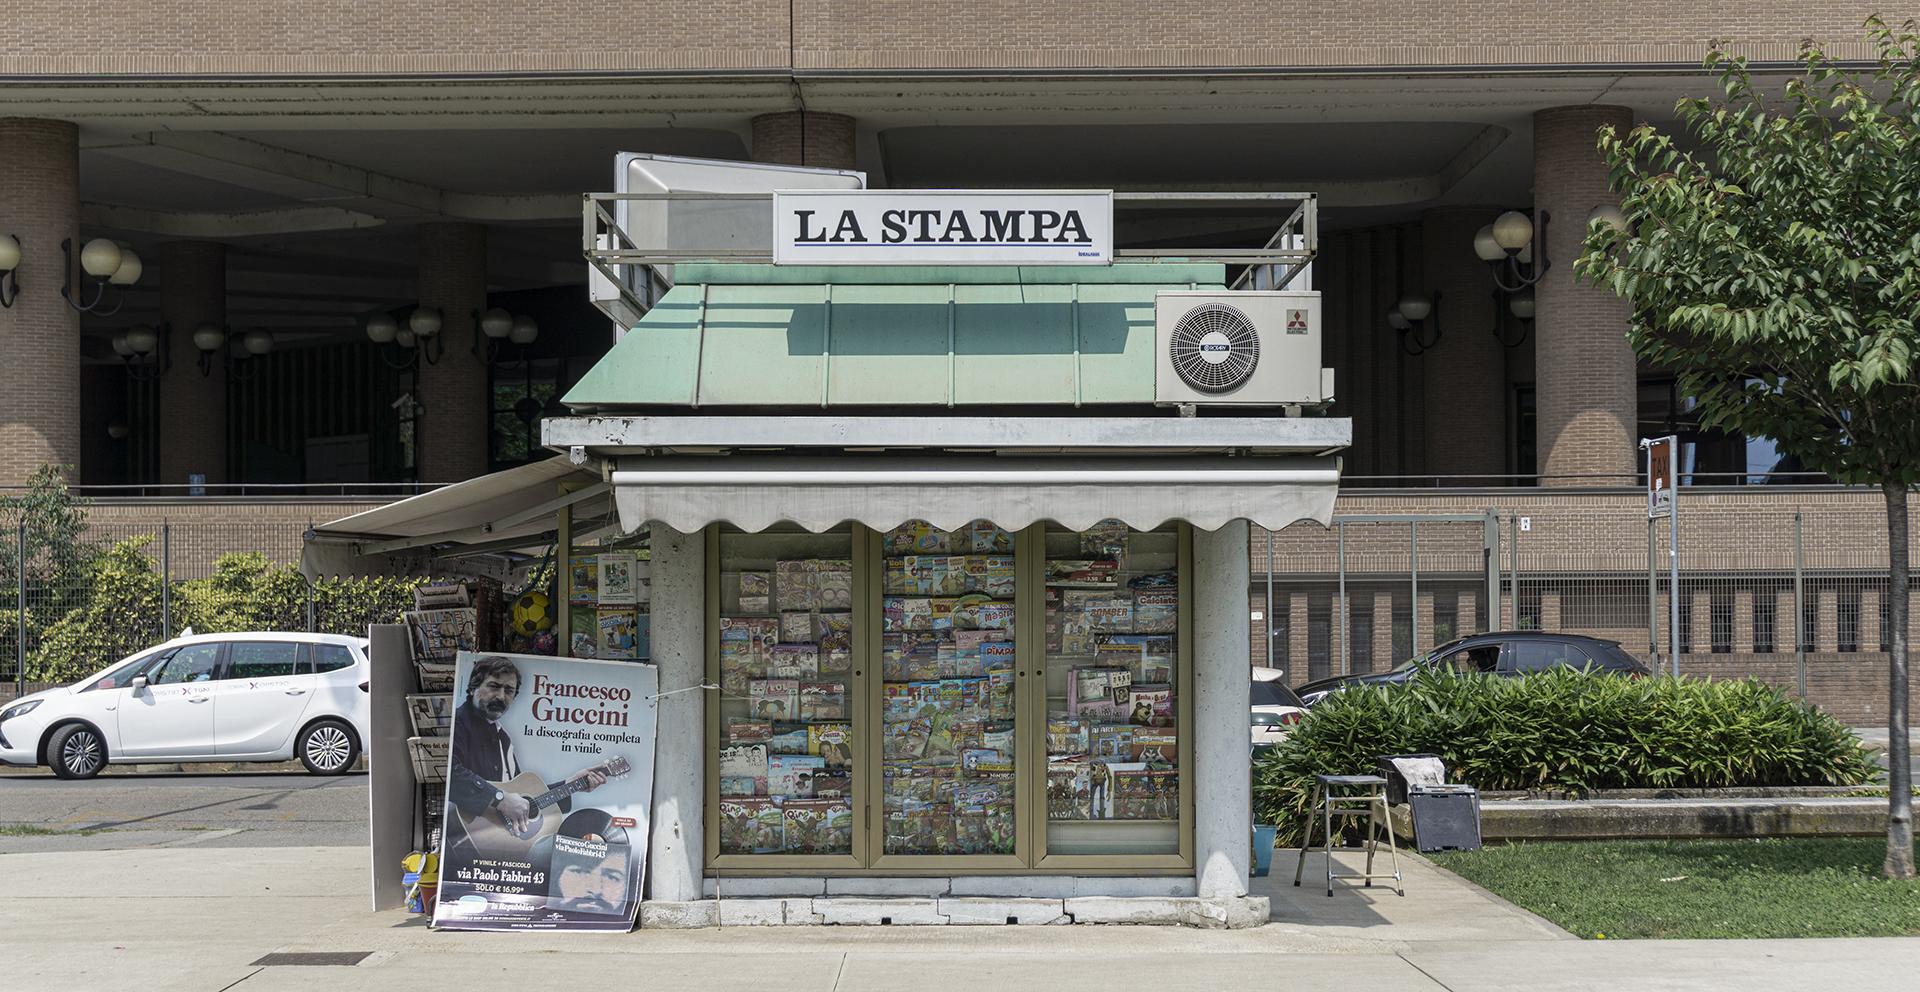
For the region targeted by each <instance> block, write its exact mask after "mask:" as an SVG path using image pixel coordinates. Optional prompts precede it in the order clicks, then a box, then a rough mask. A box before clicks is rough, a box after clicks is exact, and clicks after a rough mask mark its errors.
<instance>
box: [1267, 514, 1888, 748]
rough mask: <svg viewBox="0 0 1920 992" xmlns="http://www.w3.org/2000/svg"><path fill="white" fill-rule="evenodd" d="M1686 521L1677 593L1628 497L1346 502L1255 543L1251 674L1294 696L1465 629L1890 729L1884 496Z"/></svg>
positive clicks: (1660, 539)
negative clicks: (1631, 661) (1279, 678)
mask: <svg viewBox="0 0 1920 992" xmlns="http://www.w3.org/2000/svg"><path fill="white" fill-rule="evenodd" d="M1680 507H1681V509H1680V526H1679V530H1680V541H1679V556H1678V565H1679V585H1678V595H1677V596H1676V595H1675V591H1674V583H1673V581H1672V579H1671V578H1670V575H1669V564H1670V559H1669V557H1668V555H1669V551H1670V548H1671V542H1670V540H1669V538H1668V529H1667V525H1666V521H1664V520H1662V521H1659V525H1658V526H1657V527H1652V528H1650V527H1649V524H1648V520H1647V516H1646V506H1645V501H1644V497H1643V496H1641V495H1640V494H1639V493H1637V492H1635V491H1631V490H1604V491H1601V490H1588V491H1577V490H1576V491H1561V492H1554V491H1549V490H1532V491H1519V490H1490V491H1485V492H1483V493H1479V494H1457V495H1456V494H1446V495H1438V494H1431V493H1425V494H1423V493H1412V492H1405V491H1402V492H1394V493H1352V492H1350V493H1347V494H1344V495H1343V496H1342V497H1341V500H1340V506H1339V509H1338V510H1337V511H1336V518H1335V521H1334V525H1333V527H1332V528H1322V527H1320V526H1319V525H1318V524H1312V523H1305V524H1296V525H1294V526H1292V527H1289V528H1286V529H1284V530H1280V531H1276V532H1273V533H1271V534H1270V535H1269V534H1266V533H1265V532H1261V531H1255V536H1254V542H1253V547H1252V548H1251V549H1250V551H1251V556H1252V559H1253V575H1254V588H1253V589H1252V590H1250V602H1251V605H1252V608H1253V610H1254V612H1255V614H1257V615H1258V616H1259V617H1260V619H1259V620H1256V621H1255V623H1254V628H1255V637H1254V639H1255V644H1254V647H1255V655H1256V663H1262V662H1264V663H1266V664H1269V665H1271V666H1273V667H1279V668H1283V669H1285V670H1286V671H1287V673H1288V676H1289V679H1290V680H1291V681H1292V682H1294V683H1295V684H1298V683H1300V682H1304V681H1307V680H1309V679H1314V678H1320V677H1323V676H1326V675H1333V674H1348V673H1365V672H1372V671H1381V670H1384V669H1386V668H1388V667H1391V666H1392V665H1394V664H1396V663H1398V662H1400V661H1404V660H1406V659H1407V658H1410V657H1413V656H1415V655H1416V654H1419V653H1421V652H1423V651H1426V650H1430V649H1431V648H1433V647H1434V646H1436V645H1438V644H1441V643H1444V642H1446V641H1447V640H1449V639H1450V638H1452V637H1454V636H1459V635H1463V634H1468V633H1477V632H1481V631H1487V630H1499V629H1519V630H1547V631H1567V632H1575V633H1582V634H1590V635H1593V636H1598V637H1603V638H1608V639H1612V640H1617V641H1620V642H1621V644H1622V646H1624V647H1625V648H1626V649H1627V650H1628V651H1629V652H1630V653H1632V654H1634V655H1635V656H1637V657H1639V658H1641V659H1642V660H1643V661H1645V662H1647V663H1648V664H1649V665H1651V666H1654V667H1656V668H1658V669H1660V670H1662V671H1669V672H1670V671H1674V670H1676V668H1677V670H1678V671H1679V672H1680V673H1681V674H1684V675H1697V676H1708V677H1716V678H1727V677H1746V676H1753V677H1757V678H1762V679H1766V680H1768V681H1771V682H1774V683H1775V684H1778V685H1781V686H1783V687H1784V688H1787V689H1788V690H1790V691H1792V692H1796V693H1798V694H1800V695H1801V696H1803V697H1805V698H1808V699H1810V700H1812V701H1814V702H1816V703H1817V704H1819V705H1822V706H1823V707H1826V708H1828V709H1830V710H1832V711H1834V712H1835V713H1836V714H1837V715H1841V716H1842V717H1843V718H1844V719H1849V720H1853V721H1855V722H1866V723H1874V722H1884V721H1885V718H1886V716H1885V714H1886V698H1887V697H1886V664H1885V662H1886V656H1885V652H1887V651H1888V650H1889V645H1890V644H1891V640H1892V636H1891V635H1892V625H1891V622H1890V617H1891V613H1890V611H1889V610H1888V608H1887V607H1888V601H1887V589H1888V574H1887V530H1886V517H1885V509H1884V504H1883V502H1882V500H1881V497H1880V495H1879V493H1878V492H1877V491H1870V490H1858V489H1845V488H1840V487H1823V488H1812V487H1807V488H1801V489H1792V490H1769V489H1763V488H1760V487H1754V488H1739V489H1736V488H1722V487H1715V488H1711V489H1683V491H1682V494H1681V499H1680ZM1910 613H1911V611H1910ZM1676 615H1677V622H1676ZM1909 622H1910V624H1915V625H1920V617H1912V618H1911V619H1910V621H1909ZM1910 636H1912V635H1911V634H1910ZM1676 645H1677V648H1678V650H1677V654H1676V651H1675V650H1674V648H1675V646H1676ZM1676 657H1677V664H1676Z"/></svg>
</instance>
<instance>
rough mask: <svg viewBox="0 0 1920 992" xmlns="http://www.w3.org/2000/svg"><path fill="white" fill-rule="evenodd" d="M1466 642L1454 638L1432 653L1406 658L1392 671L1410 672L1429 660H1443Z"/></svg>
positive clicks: (1460, 638)
mask: <svg viewBox="0 0 1920 992" xmlns="http://www.w3.org/2000/svg"><path fill="white" fill-rule="evenodd" d="M1466 640H1467V639H1466V638H1464V637H1456V638H1454V639H1453V640H1451V641H1448V642H1447V643H1445V644H1442V645H1440V646H1439V647H1437V648H1434V649H1433V650H1432V651H1429V652H1427V653H1426V654H1417V655H1414V656H1413V657H1411V658H1408V659H1407V660H1406V661H1403V662H1401V663H1400V664H1398V665H1395V666H1393V670H1394V671H1396V672H1405V671H1410V670H1411V669H1413V668H1415V667H1416V666H1419V665H1421V664H1423V663H1425V662H1426V661H1427V660H1429V659H1432V658H1444V657H1446V656H1447V654H1448V653H1449V652H1451V651H1452V650H1453V649H1454V648H1456V647H1459V646H1460V645H1461V644H1464V643H1466Z"/></svg>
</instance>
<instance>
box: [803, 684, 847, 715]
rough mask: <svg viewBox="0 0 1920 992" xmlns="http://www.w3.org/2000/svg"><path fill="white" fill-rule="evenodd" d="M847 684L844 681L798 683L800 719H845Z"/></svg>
mask: <svg viewBox="0 0 1920 992" xmlns="http://www.w3.org/2000/svg"><path fill="white" fill-rule="evenodd" d="M846 718H847V686H846V683H844V682H802V683H800V719H802V720H806V721H809V722H811V721H814V720H845V719H846Z"/></svg>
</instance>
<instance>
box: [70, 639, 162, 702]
mask: <svg viewBox="0 0 1920 992" xmlns="http://www.w3.org/2000/svg"><path fill="white" fill-rule="evenodd" d="M172 650H173V649H172V648H166V649H164V650H160V651H149V652H147V653H146V654H143V655H141V656H140V657H138V658H135V659H133V660H132V661H129V662H127V663H125V664H123V665H120V666H118V667H116V668H114V669H113V671H110V672H108V673H107V674H105V675H102V676H100V677H99V678H97V679H94V680H93V681H92V682H90V683H88V684H87V685H86V686H85V687H83V688H82V689H81V690H80V691H81V692H92V691H93V690H95V689H125V688H126V687H127V683H128V682H131V681H133V677H134V676H135V675H138V674H140V673H141V672H144V671H146V670H147V668H148V667H149V666H151V665H153V664H155V663H157V662H158V661H159V660H160V659H161V658H164V657H166V655H167V654H168V653H169V652H171V651H172Z"/></svg>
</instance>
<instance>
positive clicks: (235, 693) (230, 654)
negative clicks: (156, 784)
mask: <svg viewBox="0 0 1920 992" xmlns="http://www.w3.org/2000/svg"><path fill="white" fill-rule="evenodd" d="M367 703H368V695H367V641H366V639H365V638H361V637H347V636H343V635H339V634H287V633H256V634H192V633H189V634H186V635H183V636H181V637H176V638H174V639H173V640H171V641H168V642H166V643H165V644H162V645H160V646H159V647H156V648H153V649H151V650H148V651H143V652H141V653H139V654H137V655H134V656H132V657H130V658H127V659H125V660H123V661H121V662H120V663H119V664H116V665H113V666H111V667H108V668H106V669H103V670H101V671H100V672H98V673H96V674H94V675H92V676H90V677H88V678H86V679H83V680H81V681H79V682H76V683H74V684H73V685H70V686H64V687H61V688H57V689H48V690H46V691H45V692H37V693H34V694H33V695H31V696H23V697H21V698H20V699H17V700H14V701H13V702H11V703H8V704H6V706H5V707H4V708H0V764H8V765H48V766H50V767H51V768H52V769H53V773H54V774H55V775H58V776H60V777H61V778H91V777H93V776H95V775H98V774H100V770H101V769H102V768H105V767H106V766H107V764H108V763H109V762H114V763H121V764H139V763H147V762H168V763H172V762H194V761H285V760H287V759H289V758H294V757H298V758H299V759H300V760H301V762H303V763H304V764H305V765H306V766H307V770H308V771H310V772H313V773H314V774H316V775H338V774H340V773H341V772H344V771H346V770H347V769H349V768H352V767H353V764H354V761H355V760H356V759H357V758H358V757H359V756H360V745H361V742H362V741H364V740H366V739H367V711H368V706H367Z"/></svg>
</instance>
